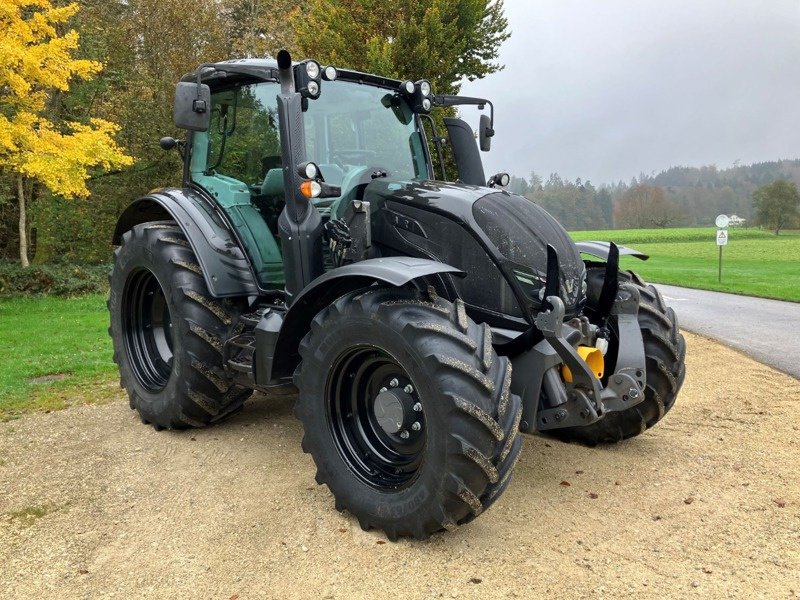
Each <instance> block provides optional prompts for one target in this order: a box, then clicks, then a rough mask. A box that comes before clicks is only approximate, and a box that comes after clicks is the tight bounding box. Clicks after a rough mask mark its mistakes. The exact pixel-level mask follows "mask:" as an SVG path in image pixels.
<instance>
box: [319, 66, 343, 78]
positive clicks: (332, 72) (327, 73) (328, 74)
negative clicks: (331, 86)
mask: <svg viewBox="0 0 800 600" xmlns="http://www.w3.org/2000/svg"><path fill="white" fill-rule="evenodd" d="M338 76H339V73H337V72H336V67H332V66H327V67H325V70H324V71H323V72H322V78H323V79H324V80H325V81H335V80H336V78H337V77H338Z"/></svg>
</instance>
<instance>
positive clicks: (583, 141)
mask: <svg viewBox="0 0 800 600" xmlns="http://www.w3.org/2000/svg"><path fill="white" fill-rule="evenodd" d="M505 7H506V15H507V16H508V19H509V22H510V27H511V29H512V35H511V39H510V40H508V41H507V42H506V43H505V44H504V45H503V47H502V48H501V52H500V60H501V62H503V63H504V64H505V65H506V68H505V69H504V70H503V71H501V72H500V73H497V74H494V75H491V76H489V77H487V78H486V79H483V80H480V81H476V82H472V83H470V82H465V84H464V85H463V87H462V90H461V93H462V94H465V95H481V96H485V97H488V98H490V99H492V100H493V101H494V103H495V111H496V118H495V129H496V131H497V133H496V136H495V138H494V140H493V148H492V151H491V152H490V153H489V154H488V155H486V154H485V155H484V163H485V165H486V170H487V175H488V174H489V173H490V172H491V173H493V172H496V171H499V170H505V171H508V172H510V173H512V174H515V175H521V176H525V177H527V176H528V174H529V173H530V171H531V170H534V171H536V172H537V173H539V174H540V175H543V176H544V177H547V175H548V174H549V173H550V172H552V171H557V172H558V173H559V174H561V175H562V176H563V177H566V178H568V179H574V178H575V177H581V178H583V179H584V180H586V179H590V180H592V181H593V182H595V183H602V182H608V181H612V180H618V179H622V180H625V181H628V180H630V178H631V177H632V176H634V175H638V174H639V173H640V172H645V173H650V172H652V171H656V172H658V171H661V170H662V169H665V168H667V167H670V166H674V165H692V166H700V165H703V164H716V165H717V166H719V167H727V166H730V165H731V164H733V162H734V161H735V160H737V159H738V160H741V161H742V162H743V163H750V162H757V161H763V160H774V159H778V158H796V157H800V0H753V1H750V2H745V1H743V0H727V1H726V0H697V1H687V0H678V1H676V0H664V1H658V2H657V1H637V0H595V1H590V0H566V1H565V0H536V1H525V0H506V2H505ZM465 117H466V118H468V120H470V121H475V125H477V120H476V118H475V116H474V115H472V114H468V113H465Z"/></svg>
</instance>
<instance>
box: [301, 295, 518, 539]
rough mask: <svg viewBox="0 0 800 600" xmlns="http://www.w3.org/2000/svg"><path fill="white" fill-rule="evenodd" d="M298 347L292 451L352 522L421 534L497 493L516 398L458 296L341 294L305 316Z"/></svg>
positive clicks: (510, 460) (471, 514)
mask: <svg viewBox="0 0 800 600" xmlns="http://www.w3.org/2000/svg"><path fill="white" fill-rule="evenodd" d="M300 354H301V356H302V363H301V365H300V369H299V371H298V374H297V376H296V382H297V386H298V388H299V397H298V401H297V405H296V408H295V414H296V415H297V417H298V418H299V419H300V420H301V421H302V422H303V426H304V430H305V435H304V437H303V450H304V451H306V452H308V453H310V454H311V455H312V457H313V459H314V462H315V463H316V465H317V475H316V479H317V482H318V483H319V484H327V486H328V487H329V488H330V490H331V492H332V493H333V495H334V497H335V499H336V508H337V509H339V510H345V509H347V510H349V511H350V513H352V514H353V515H354V516H355V517H356V518H357V519H358V520H359V523H360V524H361V527H362V528H364V529H369V528H373V527H374V528H378V529H382V530H383V531H385V532H386V535H387V536H388V537H389V539H392V540H395V539H397V538H398V537H399V536H414V537H416V538H418V539H425V538H427V537H428V536H429V535H430V534H432V533H434V532H436V531H440V530H442V529H453V528H455V527H456V526H457V525H459V524H462V523H466V522H468V521H470V520H471V519H473V518H475V517H476V516H478V515H479V514H481V513H482V512H483V511H484V510H485V509H486V508H488V507H489V506H490V505H491V504H492V503H493V502H494V501H495V500H496V499H497V498H498V497H499V496H500V494H502V492H503V491H504V490H505V489H506V486H507V485H508V483H509V481H510V479H511V472H512V469H513V466H514V463H515V462H516V460H517V458H518V455H519V451H520V448H521V443H522V440H521V437H520V436H519V435H518V429H519V422H520V417H521V404H520V400H519V398H518V397H517V396H514V395H512V394H511V393H510V384H511V365H510V363H509V361H508V360H507V359H506V358H505V357H499V356H497V354H496V353H495V351H494V349H493V348H492V340H491V330H490V329H489V327H488V326H486V325H485V324H484V325H477V324H475V323H473V322H472V321H471V320H469V318H468V317H467V315H466V312H465V309H464V305H463V303H461V302H460V301H457V302H456V304H452V303H450V302H447V301H446V300H443V299H441V298H438V297H436V296H435V295H433V296H432V297H431V298H430V299H427V298H423V297H421V295H420V294H419V293H417V292H412V291H406V290H397V289H379V288H372V289H369V290H367V291H361V292H355V293H351V294H348V295H346V296H343V297H342V298H340V299H339V300H337V301H336V302H335V303H334V304H332V305H331V306H330V307H329V308H327V309H326V310H324V311H322V312H321V313H320V314H319V315H317V317H316V318H315V319H314V322H313V323H312V328H311V331H310V332H309V334H308V335H306V337H305V338H304V339H303V342H302V343H301V345H300ZM381 398H383V399H386V398H388V401H386V402H384V400H382V399H381ZM393 411H394V412H393ZM389 413H391V414H389ZM387 415H388V416H391V417H392V418H391V419H388V416H387ZM387 420H388V424H387Z"/></svg>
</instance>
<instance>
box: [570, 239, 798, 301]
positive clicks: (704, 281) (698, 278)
mask: <svg viewBox="0 0 800 600" xmlns="http://www.w3.org/2000/svg"><path fill="white" fill-rule="evenodd" d="M715 232H716V229H713V228H702V229H629V230H617V231H576V232H573V233H572V234H571V235H572V237H573V238H574V239H575V240H610V241H613V242H616V243H617V244H621V245H625V246H632V247H634V248H636V249H637V250H641V251H642V252H645V253H646V254H649V255H650V260H648V261H645V262H642V261H640V260H637V259H635V258H630V257H622V258H621V260H620V264H621V266H622V267H623V268H626V269H634V270H636V271H638V272H639V273H640V274H641V275H642V277H644V278H645V279H648V280H650V281H653V282H656V283H668V284H672V285H680V286H683V287H691V288H700V289H707V290H717V291H721V292H732V293H736V294H746V295H750V296H761V297H764V298H777V299H780V300H791V301H794V302H800V232H797V231H790V232H786V233H781V235H779V236H775V235H773V234H771V233H769V232H766V231H760V230H757V229H730V230H729V242H728V245H727V246H725V247H724V248H723V259H722V283H718V282H717V261H718V257H719V249H718V248H717V246H716V243H715Z"/></svg>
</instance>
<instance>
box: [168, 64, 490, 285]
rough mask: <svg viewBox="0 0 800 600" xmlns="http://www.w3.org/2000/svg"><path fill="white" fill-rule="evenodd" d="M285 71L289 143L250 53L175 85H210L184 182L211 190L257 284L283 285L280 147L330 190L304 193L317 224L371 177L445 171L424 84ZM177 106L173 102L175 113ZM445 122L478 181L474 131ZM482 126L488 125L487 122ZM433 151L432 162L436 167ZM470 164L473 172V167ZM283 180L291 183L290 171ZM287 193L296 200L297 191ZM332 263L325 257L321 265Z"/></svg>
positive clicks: (274, 87) (412, 177)
mask: <svg viewBox="0 0 800 600" xmlns="http://www.w3.org/2000/svg"><path fill="white" fill-rule="evenodd" d="M292 71H293V72H292V76H293V78H294V79H295V80H302V81H303V82H304V84H305V85H304V86H303V87H302V89H301V94H302V101H301V104H300V107H299V108H300V112H299V114H295V115H293V116H292V117H291V118H292V119H293V120H294V121H295V124H296V125H297V126H296V127H294V128H289V129H288V131H287V133H288V135H285V136H284V137H288V136H291V137H292V138H293V139H291V140H284V142H283V143H282V139H281V127H280V117H279V107H278V104H279V98H278V96H279V95H280V94H281V83H280V69H279V68H278V63H277V62H275V61H269V60H260V59H248V60H240V61H230V62H225V63H217V64H214V65H206V66H205V67H203V68H201V69H199V70H198V73H197V74H191V75H189V76H187V77H186V78H184V83H183V84H181V85H184V86H185V87H186V89H187V90H188V89H189V88H190V87H191V86H196V85H204V86H208V88H209V92H210V101H209V105H208V127H207V128H206V129H205V130H197V131H194V132H193V133H192V135H191V140H190V159H189V168H188V172H187V176H188V181H187V182H186V183H187V184H188V185H194V186H197V187H198V188H200V189H202V190H203V191H204V192H206V193H208V194H210V195H211V196H212V197H213V198H214V200H215V202H216V203H218V204H219V206H220V207H222V209H223V210H224V211H225V214H226V216H227V218H228V219H229V220H230V222H231V224H232V226H233V227H234V228H235V230H236V232H237V233H238V235H239V237H240V238H241V241H242V242H243V247H244V248H245V249H246V252H247V254H248V257H249V259H250V261H251V263H252V268H253V272H254V274H255V276H256V278H257V280H258V284H259V287H261V288H263V289H282V288H283V287H284V285H285V284H286V281H285V277H284V272H285V271H284V259H283V256H282V253H281V238H280V229H279V217H280V215H281V213H282V212H283V211H284V209H285V208H286V204H287V177H286V173H287V172H290V174H292V175H293V174H294V171H295V170H296V169H295V168H293V167H296V166H297V164H294V165H293V164H292V162H291V160H285V159H284V156H283V150H284V145H287V146H290V147H292V148H294V149H296V150H295V151H299V150H302V154H303V155H304V159H303V160H302V161H301V162H302V163H306V162H310V163H313V164H314V165H315V167H316V168H317V170H318V173H317V176H316V177H315V179H318V180H319V181H320V182H324V183H325V184H327V185H326V192H327V193H325V194H322V195H318V196H316V197H314V196H312V197H311V198H310V202H311V205H312V206H313V207H314V208H315V209H316V211H317V212H318V214H319V217H320V220H321V222H322V223H323V225H324V223H325V222H326V221H328V220H338V219H341V218H342V217H344V215H345V211H346V209H347V208H348V207H349V206H350V205H351V203H352V202H353V201H354V200H362V199H363V196H364V191H365V188H366V187H367V186H368V185H369V184H370V183H371V182H373V181H374V180H375V179H383V180H385V181H402V182H413V181H419V182H421V181H429V180H432V179H434V177H435V172H436V174H438V175H439V176H440V177H441V178H442V179H444V178H445V177H446V175H445V158H444V157H445V152H446V150H445V148H446V146H445V144H446V140H445V139H444V138H443V137H442V136H440V135H439V133H438V131H437V130H436V127H435V124H434V121H433V120H432V119H431V118H430V116H429V113H430V111H431V109H432V108H433V105H434V104H435V103H437V97H435V96H434V95H433V93H432V89H431V86H430V83H429V82H427V81H419V82H416V83H414V82H410V81H407V82H402V81H398V80H391V79H386V78H383V77H377V76H374V75H366V74H363V73H357V72H353V71H347V70H337V69H335V68H334V67H327V68H325V69H323V68H321V67H320V66H319V65H318V64H317V63H316V62H314V61H305V62H303V63H300V64H295V65H293V66H292ZM309 73H311V75H313V77H312V76H311V75H309ZM198 81H199V84H198ZM442 98H450V99H451V100H450V101H449V102H450V104H448V105H452V104H453V102H452V98H455V97H452V96H451V97H442ZM178 102H179V103H180V102H181V97H180V96H179V97H178ZM184 102H185V101H184ZM441 102H442V103H444V100H442V101H441ZM486 104H490V103H489V102H488V101H486V100H481V101H480V105H481V107H483V106H484V105H486ZM182 109H183V108H182V107H181V106H180V105H179V106H176V111H177V112H180V111H181V110H182ZM445 121H446V123H447V124H448V130H450V131H451V132H452V139H453V142H451V144H450V147H451V148H452V149H453V150H454V151H455V154H456V157H455V158H456V161H457V164H458V166H459V167H464V165H466V163H465V161H464V159H463V156H464V155H467V154H469V155H470V162H471V172H469V173H465V174H463V177H459V179H461V180H464V179H467V180H470V181H472V182H474V183H478V184H479V185H485V183H486V182H485V180H484V176H483V169H482V167H481V166H480V158H479V156H478V151H477V145H476V144H475V142H474V135H473V133H472V130H471V129H470V128H469V127H468V126H466V124H465V123H463V121H459V120H458V119H452V118H451V119H446V120H445ZM424 122H427V130H428V132H429V133H430V137H428V136H426V131H425V126H424ZM454 123H458V125H453V124H454ZM482 124H483V125H485V127H486V130H487V131H490V130H491V126H490V124H489V122H482ZM465 132H466V133H467V135H466V136H464V133H465ZM470 145H471V146H472V147H470ZM431 149H435V150H434V152H433V154H434V156H436V157H437V158H438V159H439V162H438V164H437V168H436V169H434V166H433V164H432V161H431V152H430V150H431ZM476 164H477V168H478V170H479V173H475V172H474V171H475V165H476ZM464 170H466V171H470V168H465V169H464ZM476 176H477V179H476ZM288 179H289V180H290V181H289V182H288V183H289V186H290V188H291V186H292V183H293V182H292V181H291V180H292V179H293V177H289V178H288ZM289 195H290V196H294V195H295V194H294V190H291V192H290V194H289ZM292 199H294V198H292ZM301 202H302V200H301ZM330 266H332V263H330V262H328V264H327V265H326V267H323V268H330Z"/></svg>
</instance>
